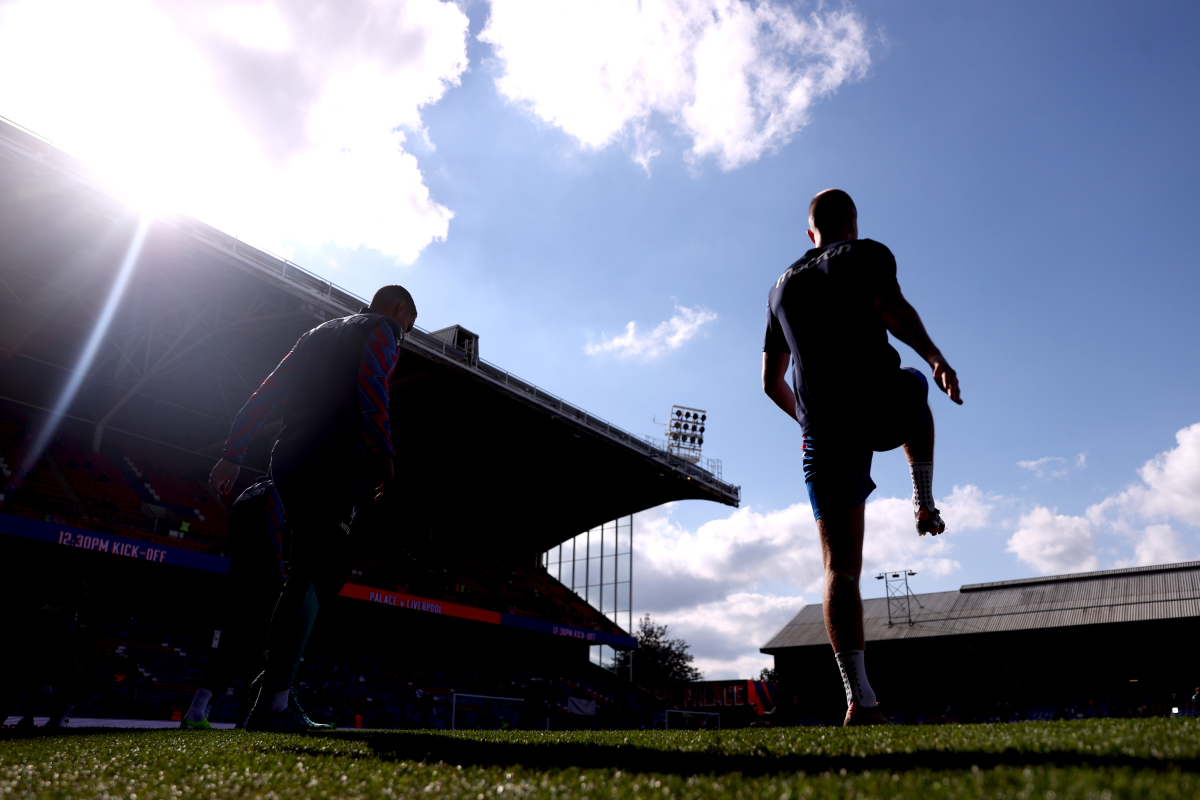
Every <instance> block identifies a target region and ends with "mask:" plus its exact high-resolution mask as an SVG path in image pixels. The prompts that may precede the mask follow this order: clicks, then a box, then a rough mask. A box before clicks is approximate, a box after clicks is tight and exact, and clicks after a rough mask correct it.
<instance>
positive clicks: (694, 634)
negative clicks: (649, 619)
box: [655, 592, 805, 680]
mask: <svg viewBox="0 0 1200 800" xmlns="http://www.w3.org/2000/svg"><path fill="white" fill-rule="evenodd" d="M804 604H805V601H804V597H803V596H800V595H796V596H782V597H781V596H774V595H766V594H759V593H756V592H736V593H734V594H731V595H729V596H728V597H725V598H722V599H721V600H718V601H714V602H712V603H702V604H700V605H697V606H692V607H691V608H687V609H680V610H678V611H674V612H667V613H665V614H661V615H657V617H656V620H655V621H656V622H659V623H665V624H666V625H667V626H668V627H669V629H670V635H671V636H672V637H676V636H678V637H681V638H683V639H684V641H686V642H687V643H688V645H689V647H690V652H692V653H693V655H695V656H696V660H695V662H694V664H695V666H696V668H697V669H699V670H700V671H701V672H703V673H704V677H705V678H707V679H709V680H721V679H724V678H749V677H755V678H756V677H758V673H759V672H760V671H761V670H762V668H763V667H769V666H772V665H773V664H774V659H773V658H772V657H771V656H767V655H763V654H762V653H760V652H758V646H759V645H762V644H763V643H765V642H766V641H767V640H768V639H770V638H771V637H772V636H774V635H775V632H776V631H778V630H779V629H780V628H782V627H783V626H784V625H785V624H786V623H787V621H788V620H789V619H791V618H792V617H793V616H795V615H796V612H797V611H798V610H799V609H801V608H803V607H804ZM748 644H749V645H750V647H747V645H748Z"/></svg>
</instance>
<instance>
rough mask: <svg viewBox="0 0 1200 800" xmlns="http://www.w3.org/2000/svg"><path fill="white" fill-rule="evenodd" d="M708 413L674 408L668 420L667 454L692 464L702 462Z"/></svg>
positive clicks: (695, 409) (685, 408)
mask: <svg viewBox="0 0 1200 800" xmlns="http://www.w3.org/2000/svg"><path fill="white" fill-rule="evenodd" d="M707 420H708V413H707V412H705V411H703V410H702V409H698V408H688V407H687V406H672V407H671V414H670V416H669V417H668V418H667V423H666V425H665V428H666V436H667V452H668V453H671V454H672V455H674V456H678V457H679V458H682V459H683V460H684V461H688V462H690V463H692V464H696V463H698V462H699V461H700V448H701V447H702V446H703V445H704V437H703V436H702V435H701V434H703V433H704V432H705V426H704V425H701V424H700V423H701V422H704V421H707Z"/></svg>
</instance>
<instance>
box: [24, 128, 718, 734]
mask: <svg viewBox="0 0 1200 800" xmlns="http://www.w3.org/2000/svg"><path fill="white" fill-rule="evenodd" d="M114 287H115V288H114ZM419 301H420V298H418V302H419ZM363 305H365V302H364V301H363V300H362V299H361V298H358V297H355V296H354V295H352V294H351V293H349V292H347V291H345V290H343V289H340V288H339V287H337V286H335V285H333V284H331V283H329V282H327V281H325V280H323V279H321V278H319V277H318V276H316V275H313V274H312V273H309V272H307V271H305V270H304V269H302V268H300V267H299V266H297V265H296V264H293V263H291V262H289V261H287V260H286V259H281V258H277V257H275V256H273V255H271V254H269V253H266V252H264V251H262V250H259V249H256V248H254V247H250V246H248V245H246V244H245V243H243V242H241V241H239V240H238V239H237V238H235V237H234V236H231V235H228V234H226V233H223V232H221V231H218V230H216V229H214V228H212V227H210V226H208V225H205V224H203V223H201V222H198V221H196V220H194V219H190V218H186V217H171V218H156V219H153V220H150V221H147V220H144V219H143V218H141V217H139V215H138V214H137V213H136V212H135V211H134V210H132V209H130V208H128V207H127V206H124V205H122V204H121V203H120V202H118V201H117V200H115V199H114V198H113V197H112V196H111V195H110V194H109V193H107V192H106V191H105V190H104V188H103V187H100V186H98V185H96V184H95V183H94V182H93V181H92V179H91V178H90V177H89V175H88V173H87V171H86V169H84V168H83V167H82V166H81V165H80V164H78V163H77V162H75V161H74V160H73V159H71V158H70V157H69V156H67V155H65V154H63V153H62V152H60V151H58V150H56V149H55V148H54V147H52V146H50V145H49V144H48V143H47V142H45V141H43V140H41V139H39V138H37V137H36V136H33V135H31V134H29V133H27V132H25V131H22V130H20V129H18V128H16V127H14V126H11V125H7V124H4V123H0V387H2V388H0V475H2V476H3V477H2V478H0V481H2V482H0V487H2V490H0V541H2V542H3V545H4V548H5V558H4V559H3V568H2V571H3V573H4V575H3V578H4V586H5V590H6V591H7V592H8V594H9V595H10V596H7V597H6V600H7V601H8V603H7V605H6V609H9V610H11V609H13V608H16V607H17V606H18V605H19V604H20V602H21V600H22V596H23V595H30V593H33V594H36V593H37V592H59V593H60V594H62V593H66V592H68V591H73V587H74V585H75V583H76V582H78V581H79V580H81V579H82V580H86V583H87V592H88V594H87V599H86V600H85V601H81V604H80V618H79V619H80V625H79V628H78V630H77V634H76V653H77V655H78V656H79V659H80V661H81V662H83V664H84V666H85V668H86V669H87V670H88V671H89V681H90V689H89V696H88V699H87V700H85V701H84V702H83V703H81V705H80V707H79V708H77V709H76V710H75V712H74V713H75V714H76V715H77V716H84V717H96V718H110V717H117V718H121V717H141V718H151V719H164V718H169V717H170V716H172V715H175V716H178V714H179V713H180V711H181V710H182V709H183V708H185V707H186V703H187V700H188V698H189V695H190V693H191V691H192V690H194V688H195V685H196V681H197V680H198V678H199V676H200V674H201V673H202V670H203V666H204V661H205V659H206V658H207V656H208V654H209V653H211V650H212V648H213V646H214V645H215V644H216V645H218V646H219V641H218V640H219V637H217V636H215V634H214V632H213V626H212V622H211V618H210V617H209V609H210V608H211V607H212V605H213V603H212V594H213V592H216V591H218V590H219V587H220V585H221V580H220V576H221V575H222V574H223V573H224V572H225V571H226V570H227V568H228V560H227V559H226V558H225V557H224V542H225V539H224V537H225V522H226V519H227V515H228V510H229V509H228V504H227V502H226V501H225V500H224V499H223V498H220V497H218V496H216V495H215V494H214V493H213V492H212V491H211V489H210V488H209V487H208V486H207V480H206V476H207V473H208V471H209V469H211V466H212V464H213V463H214V461H215V460H216V458H217V457H218V456H219V454H220V452H221V449H222V445H223V443H224V439H225V437H226V435H227V433H228V430H229V426H230V423H231V421H232V419H233V415H234V414H236V412H237V411H238V409H239V408H240V407H241V405H242V403H243V402H245V400H246V399H247V398H248V397H249V396H250V394H251V393H252V392H253V391H254V390H255V389H256V388H257V387H258V386H259V384H260V382H261V381H262V380H263V378H265V377H266V376H267V375H268V374H269V373H270V371H271V370H272V369H273V368H274V367H275V365H276V364H277V363H278V362H279V361H280V359H281V358H282V357H283V356H284V354H286V353H287V352H288V350H289V349H290V348H291V346H292V345H293V344H294V343H295V341H296V339H297V338H298V337H299V336H300V335H301V334H302V333H303V332H304V331H306V330H308V329H310V328H312V327H314V326H316V325H318V324H320V323H321V322H323V321H325V320H329V319H333V318H336V317H340V316H344V315H347V314H352V313H357V312H358V310H359V308H360V307H361V306H363ZM422 312H423V317H424V318H438V317H441V316H445V314H446V312H445V311H443V310H441V309H433V308H428V307H424V306H422ZM450 321H451V320H446V322H450ZM483 343H484V344H486V339H485V340H484V341H483ZM480 345H481V337H479V336H477V335H476V334H474V333H472V332H471V331H470V330H468V329H467V328H466V327H463V326H460V325H449V326H448V327H445V328H443V329H441V330H437V331H433V332H427V331H423V330H419V329H418V330H414V332H413V334H412V335H411V336H410V337H408V339H407V340H406V341H405V344H404V353H403V357H402V358H401V360H400V362H399V364H398V367H397V370H396V373H395V376H394V378H393V383H392V402H393V414H392V416H393V420H394V423H393V424H394V430H393V435H394V439H395V443H396V448H397V452H398V454H399V457H398V468H397V473H398V480H397V485H396V491H395V492H394V496H393V498H392V500H391V501H390V504H389V505H388V506H387V507H386V508H383V509H375V510H374V511H375V512H376V513H374V518H373V520H372V521H371V522H370V524H369V525H368V526H364V529H363V530H362V531H361V532H360V534H359V537H358V538H359V539H360V549H359V551H358V553H357V555H356V558H355V561H354V567H353V573H352V575H351V576H350V582H349V583H348V584H347V586H346V588H345V589H344V590H343V592H342V595H343V598H342V600H341V602H340V605H339V606H338V607H337V608H336V609H335V610H334V613H333V614H331V615H329V616H325V615H324V613H323V616H322V620H321V622H320V623H319V625H318V629H317V631H316V632H315V633H314V641H313V642H312V645H311V646H310V651H309V656H308V657H307V660H306V662H305V664H304V665H302V670H301V674H300V676H299V680H300V683H301V693H302V695H303V696H304V697H305V698H306V699H305V702H306V703H307V704H308V706H309V709H310V711H312V712H313V713H314V716H317V717H322V716H326V717H327V716H333V718H335V719H336V721H338V722H339V723H340V724H355V723H357V724H366V725H368V726H389V725H397V726H399V725H406V726H422V725H432V726H435V727H448V726H449V724H450V716H451V714H458V715H459V717H458V720H459V721H458V725H459V726H463V725H464V724H465V725H466V726H468V727H473V726H482V727H500V726H507V725H515V724H532V723H531V722H530V720H528V719H521V714H520V712H519V710H514V709H517V708H518V707H519V704H514V703H512V702H510V701H503V702H502V701H495V702H492V701H488V700H486V698H488V697H501V698H516V699H518V700H532V701H533V702H530V703H526V704H525V708H530V707H533V706H535V705H536V706H537V707H539V708H545V709H547V710H546V715H547V717H548V718H553V719H552V723H553V724H556V725H560V726H572V725H591V726H604V727H614V726H618V725H634V726H637V725H642V724H649V723H650V722H651V720H652V717H653V714H654V713H656V712H660V711H661V710H662V709H663V707H664V706H663V703H662V702H661V701H659V700H656V699H655V698H654V697H653V695H651V694H650V693H649V692H646V691H642V690H639V689H637V688H636V686H635V685H634V684H631V683H630V682H629V678H630V677H631V676H630V675H628V674H626V675H623V676H617V675H614V674H613V673H612V672H610V671H608V670H604V669H601V668H600V667H598V666H596V665H595V664H594V663H593V662H594V661H596V660H597V658H598V653H602V652H609V654H610V656H611V650H612V649H623V648H625V649H628V648H632V647H634V646H635V644H636V642H635V640H634V639H633V638H632V637H631V636H630V635H629V628H630V623H631V622H632V616H633V614H632V602H631V598H632V587H633V581H634V576H633V575H632V573H631V568H632V558H631V551H632V547H633V539H634V531H633V526H632V515H633V514H634V513H636V512H638V511H641V510H644V509H647V508H651V507H654V506H657V505H661V504H663V503H666V502H671V501H676V500H684V499H704V500H710V501H714V502H719V503H724V504H727V505H731V506H736V505H737V504H738V502H739V497H740V491H739V489H738V487H736V486H733V485H731V484H729V483H727V482H725V481H724V479H723V476H722V474H721V469H720V463H719V462H715V461H711V460H708V459H702V458H700V459H697V458H680V457H679V456H678V455H677V454H673V453H671V452H668V448H666V447H665V446H664V444H663V443H661V442H656V441H653V440H649V439H646V438H645V437H641V436H637V435H634V434H631V433H628V432H626V431H623V430H621V429H619V428H617V427H616V426H613V425H610V424H609V423H607V422H605V421H604V420H603V419H600V418H598V417H596V416H595V415H592V414H589V413H588V412H586V411H585V410H583V409H582V408H580V407H578V406H576V405H574V404H572V403H569V402H567V401H565V400H563V399H562V398H559V397H556V396H554V395H552V394H550V393H548V392H546V391H544V390H543V389H541V388H539V387H537V386H536V385H534V384H532V383H530V382H528V381H525V380H522V379H520V378H518V377H516V376H514V375H512V374H510V373H508V372H507V371H505V370H503V369H501V368H499V367H497V366H495V365H493V364H491V363H489V362H487V361H486V360H484V359H483V358H481V357H480ZM278 425H279V420H278V419H274V420H272V421H270V422H268V424H267V425H266V426H265V427H264V429H263V430H262V431H261V433H260V435H259V437H258V438H256V439H255V441H254V442H253V444H252V446H251V448H250V452H249V454H248V456H247V459H246V466H245V468H244V469H243V473H242V482H241V484H240V485H239V487H238V491H240V488H241V487H242V486H244V485H245V484H246V483H247V482H248V481H253V480H254V479H255V478H256V477H257V476H258V475H261V474H262V473H263V471H264V470H265V469H266V468H267V465H268V463H269V452H268V448H269V446H270V444H271V442H272V441H273V437H274V433H275V432H276V431H277V430H278ZM46 433H48V434H50V435H49V436H43V434H46ZM43 439H44V441H42V440H43ZM39 445H42V446H40V447H39ZM26 473H27V474H26ZM14 594H15V595H17V596H16V597H14V596H11V595H14ZM25 599H28V598H27V597H26V598H25ZM6 613H7V611H6ZM598 648H607V650H605V651H600V650H598ZM633 663H634V667H633V669H634V674H633V676H632V677H633V679H634V681H635V682H636V678H637V675H636V664H637V661H636V655H635V658H634V660H633ZM231 691H232V690H230V692H229V693H227V694H225V695H219V696H218V698H217V699H216V705H215V711H214V719H216V720H218V721H230V720H231V719H232V713H233V711H232V709H233V705H232V696H231ZM472 696H475V698H476V699H472ZM506 702H507V703H508V704H507V705H506V704H505V703H506ZM464 720H465V723H464ZM539 724H540V723H539Z"/></svg>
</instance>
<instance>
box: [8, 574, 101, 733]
mask: <svg viewBox="0 0 1200 800" xmlns="http://www.w3.org/2000/svg"><path fill="white" fill-rule="evenodd" d="M81 572H82V571H81V570H80V568H79V566H78V564H76V563H75V562H74V561H73V560H70V559H69V560H66V561H62V560H53V561H50V562H49V563H48V564H47V565H46V567H45V568H44V569H42V570H36V569H33V570H31V569H29V568H24V569H21V570H18V571H16V572H14V573H13V574H11V575H10V576H9V577H8V580H6V582H5V586H4V592H3V594H4V595H6V597H4V600H5V601H6V602H4V604H3V608H4V609H5V611H6V614H5V616H6V619H5V620H4V624H3V626H0V640H2V641H3V642H4V657H3V658H0V723H3V722H4V720H5V719H7V718H8V712H9V711H11V710H12V709H13V706H14V704H16V702H17V700H18V698H19V697H20V696H21V694H22V693H23V692H24V691H26V690H29V689H33V691H34V692H35V693H38V692H40V694H41V695H42V697H43V698H45V699H46V700H47V701H48V703H49V705H50V709H49V711H50V718H49V720H48V721H47V722H46V726H45V727H47V728H60V727H62V725H63V722H64V721H65V720H66V718H67V715H68V714H70V713H71V709H72V708H73V707H74V705H75V701H76V700H77V699H78V698H79V696H80V695H81V694H82V693H83V689H84V687H85V685H86V681H87V675H86V673H85V672H84V671H83V668H82V667H80V666H79V662H78V661H77V660H76V659H75V654H74V653H73V652H72V650H71V638H72V636H73V635H74V632H75V622H76V619H77V617H78V614H79V611H80V609H81V608H83V606H84V603H85V602H86V601H87V598H88V589H87V584H86V583H85V582H84V581H83V578H82V577H80V575H81ZM34 687H36V688H34ZM36 702H37V700H36V697H27V698H26V700H25V702H24V703H23V704H22V705H21V707H20V708H19V709H18V713H19V714H21V716H22V719H21V720H20V721H19V722H18V723H17V727H18V728H30V729H31V728H33V726H34V725H33V714H34V710H35V705H36Z"/></svg>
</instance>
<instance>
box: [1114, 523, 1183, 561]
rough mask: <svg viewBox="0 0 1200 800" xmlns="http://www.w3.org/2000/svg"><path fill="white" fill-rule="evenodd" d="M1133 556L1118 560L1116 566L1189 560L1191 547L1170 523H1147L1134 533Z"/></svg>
mask: <svg viewBox="0 0 1200 800" xmlns="http://www.w3.org/2000/svg"><path fill="white" fill-rule="evenodd" d="M1133 538H1134V548H1133V558H1128V559H1124V560H1121V561H1117V562H1116V564H1114V565H1113V566H1116V567H1144V566H1149V565H1151V564H1171V563H1174V562H1178V561H1187V560H1188V559H1189V558H1190V557H1191V554H1192V553H1191V549H1190V548H1189V547H1188V546H1187V545H1185V544H1184V543H1183V541H1181V540H1180V538H1179V534H1178V533H1176V532H1175V531H1174V530H1173V529H1172V528H1171V526H1170V525H1147V526H1146V527H1145V529H1143V530H1141V531H1138V532H1137V533H1136V534H1135V535H1134V537H1133Z"/></svg>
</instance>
